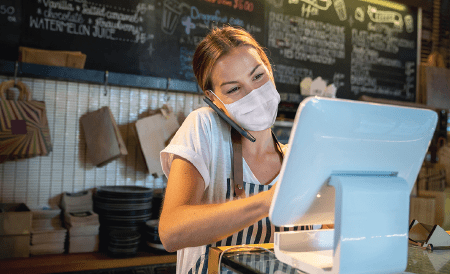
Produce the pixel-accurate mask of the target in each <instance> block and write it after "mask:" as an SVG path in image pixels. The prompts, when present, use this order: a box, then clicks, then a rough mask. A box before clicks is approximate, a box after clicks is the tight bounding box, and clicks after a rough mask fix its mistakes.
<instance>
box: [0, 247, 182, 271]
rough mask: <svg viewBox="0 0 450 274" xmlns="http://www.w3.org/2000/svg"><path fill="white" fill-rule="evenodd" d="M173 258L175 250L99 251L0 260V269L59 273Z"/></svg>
mask: <svg viewBox="0 0 450 274" xmlns="http://www.w3.org/2000/svg"><path fill="white" fill-rule="evenodd" d="M176 261H177V255H176V253H171V254H156V253H155V254H153V253H149V252H139V253H138V254H137V256H135V257H132V258H112V257H108V256H107V255H106V254H104V253H101V252H94V253H74V254H58V255H40V256H32V257H28V258H11V259H0V269H1V271H0V272H1V273H3V274H23V273H33V274H41V273H60V272H72V271H86V270H97V269H108V268H121V267H130V266H144V265H157V264H168V263H175V262H176Z"/></svg>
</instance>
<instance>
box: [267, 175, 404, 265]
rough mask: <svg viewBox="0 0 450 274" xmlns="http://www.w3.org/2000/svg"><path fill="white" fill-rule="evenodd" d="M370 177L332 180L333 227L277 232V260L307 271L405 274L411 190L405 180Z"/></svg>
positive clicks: (275, 246)
mask: <svg viewBox="0 0 450 274" xmlns="http://www.w3.org/2000/svg"><path fill="white" fill-rule="evenodd" d="M368 174H369V173H368ZM368 174H366V175H364V174H357V175H352V174H348V175H337V176H335V175H333V176H331V177H330V181H329V185H330V186H333V187H334V188H335V193H336V194H335V195H336V199H335V227H334V229H323V230H314V231H295V232H276V233H275V243H274V249H275V255H276V257H277V258H278V259H279V260H280V261H282V262H284V263H286V264H289V265H291V266H293V267H295V268H298V269H299V270H301V271H304V272H307V273H395V272H402V271H404V270H405V269H406V266H407V257H408V222H409V195H410V189H409V187H408V184H407V182H406V181H405V180H404V179H403V178H400V177H396V176H383V175H375V176H374V175H368Z"/></svg>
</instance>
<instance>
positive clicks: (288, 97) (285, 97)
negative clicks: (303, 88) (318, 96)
mask: <svg viewBox="0 0 450 274" xmlns="http://www.w3.org/2000/svg"><path fill="white" fill-rule="evenodd" d="M280 99H281V101H282V102H287V103H300V102H301V100H302V96H301V95H300V94H297V93H280Z"/></svg>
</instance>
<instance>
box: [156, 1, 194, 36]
mask: <svg viewBox="0 0 450 274" xmlns="http://www.w3.org/2000/svg"><path fill="white" fill-rule="evenodd" d="M183 8H187V9H190V6H189V5H188V4H186V3H184V2H181V3H180V2H178V1H177V0H164V2H163V16H162V22H161V30H162V31H163V32H164V33H166V34H173V32H174V31H175V28H176V26H177V25H178V21H179V20H180V17H181V14H182V12H183Z"/></svg>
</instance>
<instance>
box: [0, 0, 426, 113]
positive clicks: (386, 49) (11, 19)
mask: <svg viewBox="0 0 450 274" xmlns="http://www.w3.org/2000/svg"><path fill="white" fill-rule="evenodd" d="M375 3H377V4H375ZM380 3H381V4H380ZM417 17H418V9H417V8H415V7H406V6H404V5H400V4H395V3H393V2H384V4H383V1H371V0H360V1H350V0H265V1H264V0H127V1H122V0H90V1H88V0H29V1H14V0H3V1H2V3H1V4H0V22H1V26H0V30H1V33H2V35H1V36H0V43H1V44H2V46H3V45H4V48H5V49H4V50H2V51H1V52H0V59H3V60H10V61H15V60H17V48H18V46H19V45H21V46H28V47H34V48H40V49H49V50H73V51H81V52H83V53H85V54H86V55H87V59H86V65H85V68H86V69H93V70H101V71H106V70H108V71H113V72H119V73H128V74H136V75H149V76H156V77H164V78H174V79H180V80H187V81H195V79H194V76H193V72H192V68H191V61H192V55H193V53H194V50H195V47H196V45H197V44H198V43H199V42H200V41H201V39H202V38H203V37H204V36H205V35H206V33H208V31H209V30H210V29H211V28H213V27H214V26H222V25H224V24H227V25H232V26H240V27H243V28H244V29H246V30H247V31H249V32H250V33H251V34H252V35H254V37H255V38H256V40H257V41H258V42H260V43H261V44H262V45H263V46H265V47H266V49H267V52H268V55H269V58H270V60H271V62H272V63H273V67H274V76H275V81H276V85H277V89H278V90H279V92H280V94H281V97H282V102H283V103H285V104H293V109H294V110H295V109H296V106H297V105H298V103H299V102H300V101H301V100H302V99H303V96H302V95H301V93H300V87H299V84H300V82H301V81H302V80H303V79H304V78H305V77H310V78H312V79H316V78H317V77H321V78H322V79H323V80H324V81H325V83H326V84H327V85H329V84H334V85H335V86H336V88H337V92H336V95H337V97H338V98H347V99H356V98H358V97H360V96H361V95H369V96H373V97H382V98H387V99H395V100H402V101H415V89H416V66H417V35H418V34H417V33H418V31H417Z"/></svg>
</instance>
